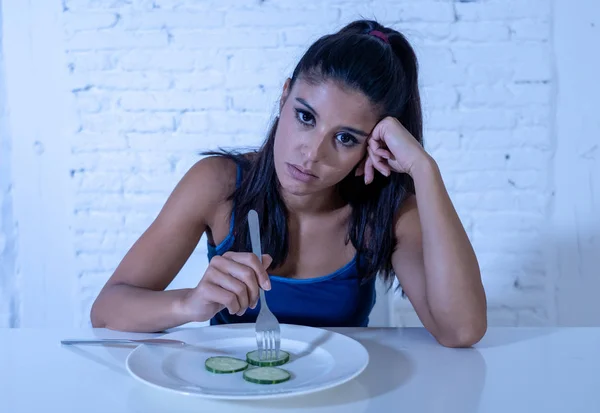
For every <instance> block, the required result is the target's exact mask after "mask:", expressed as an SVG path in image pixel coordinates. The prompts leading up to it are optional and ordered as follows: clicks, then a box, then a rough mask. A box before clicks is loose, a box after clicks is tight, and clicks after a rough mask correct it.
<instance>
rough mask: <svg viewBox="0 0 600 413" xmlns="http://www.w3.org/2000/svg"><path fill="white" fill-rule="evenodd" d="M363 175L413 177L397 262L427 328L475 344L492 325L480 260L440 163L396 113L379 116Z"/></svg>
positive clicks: (442, 338)
mask: <svg viewBox="0 0 600 413" xmlns="http://www.w3.org/2000/svg"><path fill="white" fill-rule="evenodd" d="M368 155H369V156H368V157H367V158H366V160H365V163H364V165H361V167H360V168H359V173H361V174H364V176H365V183H367V184H369V183H370V182H372V181H373V178H374V173H375V169H376V170H378V171H379V172H381V173H382V174H384V175H389V174H390V173H393V172H400V173H407V174H409V175H410V176H411V177H412V178H413V181H414V183H415V189H416V196H413V197H411V198H409V199H408V201H407V202H405V205H403V206H402V208H401V210H400V211H399V212H398V214H397V216H396V220H395V221H394V222H395V228H394V230H395V235H396V242H397V244H396V247H395V250H394V252H393V254H392V265H393V268H394V271H395V272H396V276H397V277H398V281H399V282H400V284H401V286H402V288H403V289H404V292H405V293H406V295H407V297H408V298H409V300H410V301H411V303H412V305H413V307H414V308H415V310H416V312H417V315H418V316H419V318H420V320H421V321H422V322H423V325H424V326H425V327H426V328H427V329H428V330H429V331H430V332H431V333H432V334H433V335H434V336H435V337H436V339H437V340H438V341H439V342H440V343H441V344H443V345H446V346H449V347H465V346H471V345H473V344H474V343H476V342H478V341H479V340H480V339H481V338H482V337H483V335H484V334H485V332H486V330H487V303H486V297H485V291H484V289H483V284H482V282H481V275H480V271H479V264H478V263H477V258H476V257H475V253H474V251H473V248H472V246H471V243H470V242H469V239H468V237H467V234H466V233H465V230H464V228H463V226H462V224H461V222H460V220H459V218H458V215H457V213H456V211H455V210H454V206H453V205H452V202H451V200H450V197H449V196H448V192H447V191H446V188H445V186H444V182H443V180H442V176H441V174H440V171H439V169H438V166H437V164H436V163H435V161H434V160H433V159H432V158H431V156H429V155H428V154H427V153H426V152H425V150H424V149H423V147H422V146H421V145H420V144H419V143H418V142H417V140H416V139H415V138H414V137H413V136H412V135H411V134H410V133H409V132H408V130H406V128H404V126H403V125H402V124H401V123H400V122H399V121H398V120H397V119H395V118H392V117H387V118H385V119H383V120H382V121H380V122H379V123H378V124H377V125H376V126H375V128H374V129H373V132H372V134H371V137H370V138H369V142H368Z"/></svg>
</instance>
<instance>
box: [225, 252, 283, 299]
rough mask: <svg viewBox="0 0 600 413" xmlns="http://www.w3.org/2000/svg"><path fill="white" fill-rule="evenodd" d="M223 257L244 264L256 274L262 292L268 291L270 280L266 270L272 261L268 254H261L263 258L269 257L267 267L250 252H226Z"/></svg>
mask: <svg viewBox="0 0 600 413" xmlns="http://www.w3.org/2000/svg"><path fill="white" fill-rule="evenodd" d="M223 256H224V257H227V258H230V259H231V260H233V261H235V262H238V263H240V264H244V265H246V266H248V267H250V268H252V269H253V270H254V272H255V274H256V277H257V279H258V283H259V285H260V286H261V287H262V289H263V290H266V291H269V290H270V289H271V280H270V279H269V274H268V273H267V270H266V268H268V266H269V265H271V263H272V262H273V259H272V258H271V256H270V255H268V254H263V258H264V257H269V259H270V261H269V263H268V265H267V263H266V262H264V263H263V264H261V263H260V261H259V260H258V257H257V256H256V255H254V254H253V253H251V252H231V251H230V252H226V253H225V254H223Z"/></svg>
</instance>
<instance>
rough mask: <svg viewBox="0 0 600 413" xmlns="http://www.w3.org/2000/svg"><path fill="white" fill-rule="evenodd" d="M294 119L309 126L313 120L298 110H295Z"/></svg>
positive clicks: (310, 116)
mask: <svg viewBox="0 0 600 413" xmlns="http://www.w3.org/2000/svg"><path fill="white" fill-rule="evenodd" d="M296 117H297V118H298V120H299V121H300V122H301V123H304V124H311V123H312V119H313V116H312V115H311V114H310V113H308V112H306V111H304V110H300V109H296Z"/></svg>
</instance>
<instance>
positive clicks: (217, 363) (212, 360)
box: [204, 356, 248, 374]
mask: <svg viewBox="0 0 600 413" xmlns="http://www.w3.org/2000/svg"><path fill="white" fill-rule="evenodd" d="M204 366H205V367H206V370H208V371H210V372H211V373H217V374H228V373H237V372H238V371H242V370H246V369H247V368H248V363H246V362H245V361H244V360H240V359H237V358H235V357H226V356H216V357H209V358H207V359H206V361H205V362H204Z"/></svg>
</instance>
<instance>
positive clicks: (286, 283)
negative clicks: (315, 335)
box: [208, 165, 376, 327]
mask: <svg viewBox="0 0 600 413" xmlns="http://www.w3.org/2000/svg"><path fill="white" fill-rule="evenodd" d="M236 181H237V182H236V186H239V184H240V181H241V168H240V167H239V165H238V170H237V180H236ZM231 215H232V216H231V222H230V226H229V234H228V235H227V237H226V238H225V239H224V240H223V241H221V242H220V243H219V245H216V246H215V245H212V244H210V243H208V259H209V261H210V260H211V259H212V257H214V256H215V255H222V254H224V253H225V252H227V251H229V249H230V248H231V247H232V245H233V241H234V234H233V222H234V216H233V215H234V214H233V213H232V214H231ZM269 278H270V279H271V289H270V290H269V291H265V296H266V299H267V302H268V304H269V309H270V310H271V311H272V312H273V314H275V316H276V317H277V319H278V320H279V322H280V323H285V324H300V325H306V326H312V327H366V326H367V325H368V324H369V314H370V313H371V310H372V309H373V306H374V305H375V300H376V294H375V278H372V279H371V280H369V281H368V282H366V283H363V284H361V283H360V279H359V274H358V270H357V265H356V257H355V258H353V259H352V260H351V261H350V262H349V263H347V264H346V265H344V266H343V267H342V268H340V269H338V270H337V271H334V272H332V273H331V274H327V275H324V276H320V277H316V278H310V279H293V278H287V277H280V276H276V275H269ZM259 311H260V300H259V304H258V305H257V306H256V308H255V309H251V308H248V309H247V310H246V312H245V313H244V314H243V315H242V316H237V315H235V314H234V315H231V314H229V311H228V310H227V309H224V310H222V311H220V312H219V313H217V314H216V315H215V316H214V317H213V318H212V319H211V320H210V324H211V325H215V324H229V323H254V322H255V321H256V317H257V316H258V312H259Z"/></svg>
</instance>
